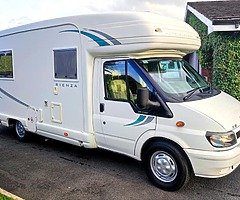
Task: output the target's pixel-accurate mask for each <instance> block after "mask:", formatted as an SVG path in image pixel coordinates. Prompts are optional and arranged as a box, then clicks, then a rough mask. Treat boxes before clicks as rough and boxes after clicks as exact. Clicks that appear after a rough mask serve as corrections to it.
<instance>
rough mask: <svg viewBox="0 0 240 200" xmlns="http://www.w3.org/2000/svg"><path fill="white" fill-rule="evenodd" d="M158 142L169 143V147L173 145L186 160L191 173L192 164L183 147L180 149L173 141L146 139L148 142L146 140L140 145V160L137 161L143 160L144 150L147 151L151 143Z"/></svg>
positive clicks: (157, 138) (160, 138)
mask: <svg viewBox="0 0 240 200" xmlns="http://www.w3.org/2000/svg"><path fill="white" fill-rule="evenodd" d="M159 141H164V142H167V143H169V144H171V145H174V146H175V147H176V148H177V149H178V150H179V152H181V153H182V155H183V156H184V158H185V159H186V161H187V163H188V165H189V167H190V169H191V172H193V166H192V163H191V161H190V159H189V157H188V156H187V153H186V152H185V151H184V149H183V147H182V146H181V145H180V144H178V143H176V142H174V141H173V140H171V139H168V138H164V137H150V138H148V140H146V141H145V142H144V144H143V145H142V147H141V150H140V155H139V157H140V158H139V159H140V160H143V159H144V152H146V150H147V149H148V148H149V147H150V146H151V145H152V144H153V143H156V142H159Z"/></svg>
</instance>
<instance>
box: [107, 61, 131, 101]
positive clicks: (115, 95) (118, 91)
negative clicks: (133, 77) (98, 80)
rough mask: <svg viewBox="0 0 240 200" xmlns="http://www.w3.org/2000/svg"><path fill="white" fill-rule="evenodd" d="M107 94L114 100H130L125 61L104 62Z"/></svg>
mask: <svg viewBox="0 0 240 200" xmlns="http://www.w3.org/2000/svg"><path fill="white" fill-rule="evenodd" d="M104 81H105V96H106V98H107V99H112V100H125V101H127V100H128V93H127V83H126V68H125V61H111V62H105V63H104Z"/></svg>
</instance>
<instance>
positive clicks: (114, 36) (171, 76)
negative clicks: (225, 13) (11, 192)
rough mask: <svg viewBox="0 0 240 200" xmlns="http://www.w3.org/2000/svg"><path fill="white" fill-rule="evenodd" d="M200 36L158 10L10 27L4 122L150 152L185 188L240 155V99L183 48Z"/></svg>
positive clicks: (165, 175)
mask: <svg viewBox="0 0 240 200" xmlns="http://www.w3.org/2000/svg"><path fill="white" fill-rule="evenodd" d="M199 46H200V38H199V36H198V34H197V33H196V32H195V31H194V30H193V29H192V28H191V27H190V26H189V25H187V24H186V23H184V22H181V21H178V20H174V19H169V18H164V17H160V16H159V15H157V14H152V13H114V14H98V15H83V16H75V17H67V18H61V19H54V20H49V21H43V22H38V23H34V24H29V25H25V26H21V27H17V28H13V29H9V30H5V31H1V32H0V122H1V124H2V125H5V126H10V125H14V126H15V130H16V136H17V137H18V139H20V140H24V139H25V138H26V137H27V135H28V132H32V133H36V134H39V135H43V136H45V137H49V138H53V139H56V140H60V141H64V142H67V143H70V144H74V145H78V146H83V147H86V148H97V147H99V148H104V149H108V150H111V151H115V152H118V153H122V154H125V155H128V156H131V157H133V158H135V159H137V160H141V161H143V163H144V166H145V168H146V172H147V175H148V177H149V179H150V180H151V181H152V182H153V183H154V184H155V185H156V186H158V187H160V188H162V189H164V190H170V191H174V190H178V189H180V188H181V187H182V186H183V185H185V184H186V183H187V181H188V180H189V178H190V175H191V174H192V173H193V174H195V175H196V176H202V177H212V178H216V177H221V176H225V175H227V174H229V173H231V172H232V171H233V170H234V169H236V168H237V166H238V165H239V163H240V103H239V101H237V100H236V99H234V98H233V97H231V96H229V95H227V94H226V93H224V92H222V91H220V90H217V89H214V88H212V87H211V86H210V85H209V84H208V83H207V82H206V81H205V80H204V78H203V77H201V76H200V75H199V74H198V73H197V72H196V71H195V70H194V69H193V68H192V67H191V66H190V65H189V64H188V63H186V62H185V61H184V60H183V56H184V55H186V54H188V53H190V52H193V51H195V50H197V49H198V48H199Z"/></svg>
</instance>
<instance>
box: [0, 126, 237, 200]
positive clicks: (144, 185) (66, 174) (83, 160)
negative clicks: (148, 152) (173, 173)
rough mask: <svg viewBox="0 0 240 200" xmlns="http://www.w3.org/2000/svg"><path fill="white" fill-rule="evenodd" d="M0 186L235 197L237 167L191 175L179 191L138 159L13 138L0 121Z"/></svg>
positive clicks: (90, 194)
mask: <svg viewBox="0 0 240 200" xmlns="http://www.w3.org/2000/svg"><path fill="white" fill-rule="evenodd" d="M0 187H1V188H3V189H5V190H8V191H9V192H12V193H14V194H16V195H18V196H20V197H22V198H24V199H27V200H28V199H29V200H38V199H50V200H51V199H54V200H56V199H61V200H64V199H71V200H74V199H108V200H110V199H132V200H133V199H142V200H145V199H149V200H153V199H167V200H170V199H175V200H176V199H177V200H181V199H183V200H187V199H189V200H190V199H191V200H194V199H207V200H209V199H227V200H239V199H240V167H238V169H237V170H236V171H235V172H234V173H232V174H230V175H229V176H227V177H224V178H220V179H204V178H193V179H192V181H191V182H190V183H189V184H188V185H187V186H186V187H185V188H184V189H182V190H180V191H178V192H165V191H162V190H160V189H158V188H156V187H154V186H153V185H151V183H150V182H149V181H148V180H147V177H146V175H145V172H144V170H143V168H142V166H141V163H139V162H137V161H135V160H133V159H131V158H128V157H125V156H122V155H119V154H115V153H111V152H108V151H104V150H99V149H97V150H96V149H95V150H88V149H82V148H78V147H75V146H72V145H68V144H65V143H61V142H57V141H53V140H47V139H45V138H43V137H39V136H34V137H32V138H31V140H30V141H29V142H28V143H20V142H18V141H17V140H16V139H15V138H14V135H13V130H12V129H6V128H3V127H0Z"/></svg>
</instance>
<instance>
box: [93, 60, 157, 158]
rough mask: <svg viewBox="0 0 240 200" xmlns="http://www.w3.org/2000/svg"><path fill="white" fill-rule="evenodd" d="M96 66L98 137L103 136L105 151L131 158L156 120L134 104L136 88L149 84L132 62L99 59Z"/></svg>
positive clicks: (153, 127)
mask: <svg viewBox="0 0 240 200" xmlns="http://www.w3.org/2000/svg"><path fill="white" fill-rule="evenodd" d="M99 65H100V66H99V68H100V69H101V70H100V76H99V82H98V84H99V86H98V87H99V94H98V95H99V102H98V107H99V109H98V111H99V120H100V123H101V125H99V126H101V131H99V133H98V137H97V138H103V137H104V140H105V142H106V143H105V145H104V146H105V148H108V149H111V150H114V151H117V152H121V153H125V154H129V155H133V154H134V146H135V143H136V141H137V139H138V138H139V137H140V136H141V135H142V134H143V133H145V132H147V131H150V130H155V126H156V117H155V116H151V115H148V113H147V112H142V111H140V110H139V109H138V107H137V105H136V100H137V89H138V88H139V87H148V84H147V82H146V81H145V80H144V78H143V77H142V75H141V73H139V71H138V70H137V69H136V66H135V65H136V64H134V62H133V61H130V60H126V59H123V60H101V62H100V63H99ZM102 141H103V140H102Z"/></svg>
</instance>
